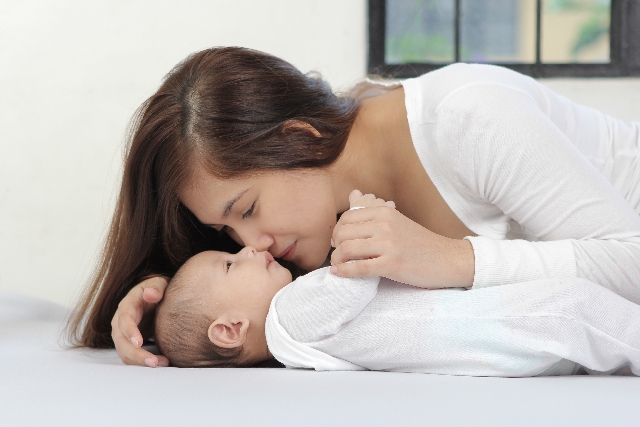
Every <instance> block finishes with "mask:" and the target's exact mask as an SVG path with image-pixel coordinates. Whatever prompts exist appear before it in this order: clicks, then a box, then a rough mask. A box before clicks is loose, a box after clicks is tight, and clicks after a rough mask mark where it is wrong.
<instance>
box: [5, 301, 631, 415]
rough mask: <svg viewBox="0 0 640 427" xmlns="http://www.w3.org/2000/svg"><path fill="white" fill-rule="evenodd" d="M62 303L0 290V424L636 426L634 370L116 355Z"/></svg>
mask: <svg viewBox="0 0 640 427" xmlns="http://www.w3.org/2000/svg"><path fill="white" fill-rule="evenodd" d="M65 315H66V310H65V309H64V308H62V307H59V306H57V305H55V304H52V303H49V302H46V301H41V300H37V299H33V298H28V297H23V296H19V295H15V294H11V293H7V292H2V291H0V426H3V427H9V426H45V425H46V426H103V425H104V426H115V425H117V426H143V425H148V426H181V425H185V426H187V425H188V426H199V425H224V426H279V427H286V426H360V425H362V426H395V425H402V426H424V425H434V426H437V425H446V426H465V427H468V426H485V425H486V426H510V427H513V426H545V427H547V426H556V425H557V426H581V427H587V426H638V425H640V378H637V377H619V376H612V377H596V376H574V377H557V378H554V377H550V378H472V377H453V376H444V375H423V374H403V373H386V372H313V371H302V370H287V369H277V368H260V369H258V368H253V369H177V368H158V369H150V368H144V367H134V366H125V365H123V364H122V363H121V362H120V360H119V359H118V356H117V354H116V353H115V351H114V350H86V349H83V350H64V349H62V348H61V347H60V345H59V336H60V331H61V326H62V324H63V319H64V317H65Z"/></svg>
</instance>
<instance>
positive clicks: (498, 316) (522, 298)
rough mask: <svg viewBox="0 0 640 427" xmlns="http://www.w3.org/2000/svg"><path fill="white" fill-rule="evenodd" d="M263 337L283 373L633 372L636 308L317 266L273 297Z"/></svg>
mask: <svg viewBox="0 0 640 427" xmlns="http://www.w3.org/2000/svg"><path fill="white" fill-rule="evenodd" d="M266 338H267V344H268V346H269V350H270V351H271V353H272V354H273V356H274V357H275V358H276V359H277V360H279V361H280V362H282V363H283V364H284V365H285V366H287V367H291V368H310V369H316V370H319V371H326V370H363V369H366V370H384V371H395V372H422V373H436V374H448V375H475V376H506V377H521V376H523V377H524V376H538V375H545V376H546V375H571V374H575V373H578V372H580V371H582V369H581V368H585V369H584V370H586V372H588V373H604V374H607V373H613V372H615V371H619V370H620V369H621V368H628V369H627V371H626V372H627V373H628V372H629V371H631V372H633V373H634V374H635V375H639V374H640V306H638V305H636V304H633V303H631V302H630V301H627V300H625V299H624V298H622V297H620V296H618V295H615V294H614V293H612V292H611V291H609V290H607V289H604V288H602V287H601V286H598V285H596V284H594V283H591V282H588V281H586V280H582V279H553V280H539V281H532V282H526V283H519V284H513V285H505V286H496V287H492V288H484V289H478V290H470V291H463V290H435V291H429V290H425V289H419V288H415V287H412V286H407V285H402V284H399V283H397V282H393V281H390V280H388V279H384V278H383V279H380V278H377V277H368V278H367V277H362V278H342V277H338V276H335V275H333V274H331V273H330V272H329V271H328V268H323V269H319V270H316V271H313V272H311V273H309V274H307V275H305V276H302V277H300V278H298V279H297V280H296V281H294V282H293V283H291V284H289V285H288V286H286V287H285V288H283V289H281V290H280V291H279V292H278V294H276V296H275V297H274V298H273V300H272V302H271V305H270V309H269V314H268V316H267V321H266Z"/></svg>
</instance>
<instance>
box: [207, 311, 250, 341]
mask: <svg viewBox="0 0 640 427" xmlns="http://www.w3.org/2000/svg"><path fill="white" fill-rule="evenodd" d="M248 329H249V320H248V319H242V320H236V321H233V320H230V319H229V318H227V317H219V318H218V319H216V320H215V321H214V322H213V323H212V324H211V325H209V330H208V332H207V335H208V336H209V340H210V341H211V342H212V343H213V344H215V345H217V346H218V347H222V348H235V347H240V346H242V345H243V344H244V342H245V341H246V340H247V330H248Z"/></svg>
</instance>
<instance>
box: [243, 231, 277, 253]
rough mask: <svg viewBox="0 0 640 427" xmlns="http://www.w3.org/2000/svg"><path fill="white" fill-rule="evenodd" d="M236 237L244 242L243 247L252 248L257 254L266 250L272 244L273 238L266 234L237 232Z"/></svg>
mask: <svg viewBox="0 0 640 427" xmlns="http://www.w3.org/2000/svg"><path fill="white" fill-rule="evenodd" d="M238 235H239V236H240V238H241V239H242V241H243V242H244V244H245V246H252V247H253V248H254V249H255V250H256V251H257V252H262V251H266V250H268V249H269V248H270V247H271V246H272V245H273V243H274V239H273V237H272V236H271V235H270V234H267V233H261V232H259V233H255V232H250V231H249V232H247V231H245V232H242V231H238Z"/></svg>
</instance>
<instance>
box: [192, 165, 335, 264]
mask: <svg viewBox="0 0 640 427" xmlns="http://www.w3.org/2000/svg"><path fill="white" fill-rule="evenodd" d="M180 200H181V201H182V203H183V204H184V205H185V206H186V207H187V208H188V209H189V210H190V211H191V212H192V213H193V214H194V215H195V216H196V217H197V218H198V220H199V221H200V222H201V223H203V224H205V225H207V226H210V227H213V228H215V229H217V230H223V229H224V231H226V232H227V233H229V235H231V237H233V238H234V239H235V240H236V241H237V242H238V243H240V244H242V245H245V246H253V247H254V248H256V249H257V250H258V251H269V252H270V253H271V254H272V255H273V256H274V257H276V258H281V259H284V260H287V261H293V262H294V263H295V264H296V265H298V266H299V267H301V268H303V269H305V270H313V269H315V268H318V267H320V265H322V263H323V262H324V261H325V259H326V257H327V254H328V253H329V249H330V247H331V243H330V242H331V234H332V232H333V227H334V226H335V224H336V213H337V209H336V203H335V200H334V192H333V188H332V185H331V180H330V179H329V175H328V173H326V172H324V171H323V170H304V171H269V172H262V173H259V174H256V175H253V176H249V177H242V178H233V179H224V180H223V179H220V178H216V177H214V176H212V175H210V174H209V173H208V172H206V171H205V170H204V169H203V168H198V169H197V170H196V172H195V174H194V178H193V179H192V180H191V183H190V184H189V185H187V186H186V187H185V188H183V189H182V191H181V192H180Z"/></svg>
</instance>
